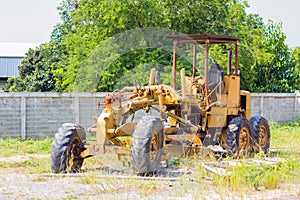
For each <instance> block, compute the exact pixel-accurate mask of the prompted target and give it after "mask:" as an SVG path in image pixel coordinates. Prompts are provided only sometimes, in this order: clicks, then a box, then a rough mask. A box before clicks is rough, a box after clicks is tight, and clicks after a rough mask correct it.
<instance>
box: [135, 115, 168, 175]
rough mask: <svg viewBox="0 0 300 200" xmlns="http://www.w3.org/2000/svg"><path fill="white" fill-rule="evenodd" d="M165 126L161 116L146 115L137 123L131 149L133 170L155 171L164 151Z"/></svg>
mask: <svg viewBox="0 0 300 200" xmlns="http://www.w3.org/2000/svg"><path fill="white" fill-rule="evenodd" d="M163 142H164V135H163V126H162V122H161V120H160V118H155V117H153V116H148V115H147V116H144V117H143V118H142V119H141V120H140V121H139V123H138V124H137V125H136V127H135V130H134V133H133V140H132V143H131V149H130V159H131V165H132V167H133V171H134V172H135V173H137V174H139V175H145V174H149V173H153V172H155V170H157V169H158V167H159V164H160V161H161V156H162V153H163Z"/></svg>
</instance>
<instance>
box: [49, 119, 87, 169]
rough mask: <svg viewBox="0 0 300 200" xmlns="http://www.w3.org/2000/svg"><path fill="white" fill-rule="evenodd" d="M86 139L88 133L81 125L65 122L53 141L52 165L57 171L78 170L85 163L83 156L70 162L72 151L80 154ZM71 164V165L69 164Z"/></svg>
mask: <svg viewBox="0 0 300 200" xmlns="http://www.w3.org/2000/svg"><path fill="white" fill-rule="evenodd" d="M85 141H86V133H85V131H84V129H83V127H81V126H80V125H77V124H71V123H65V124H63V125H62V126H61V127H60V128H59V129H58V132H57V133H56V134H55V139H54V141H53V143H52V148H51V156H50V165H51V170H52V171H53V172H55V173H61V172H78V171H79V170H80V168H81V166H82V164H83V158H76V157H75V158H74V159H73V160H72V163H70V159H69V158H70V156H68V155H70V152H71V149H72V152H73V154H74V155H79V154H80V152H81V150H83V147H84V144H85ZM70 164H71V166H69V165H70Z"/></svg>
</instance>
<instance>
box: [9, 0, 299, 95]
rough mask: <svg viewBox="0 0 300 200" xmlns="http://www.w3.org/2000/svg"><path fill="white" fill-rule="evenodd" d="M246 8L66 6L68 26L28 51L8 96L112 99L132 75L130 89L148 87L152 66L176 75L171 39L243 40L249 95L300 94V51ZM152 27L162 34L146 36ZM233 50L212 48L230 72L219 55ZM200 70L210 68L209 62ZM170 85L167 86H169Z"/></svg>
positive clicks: (88, 1)
mask: <svg viewBox="0 0 300 200" xmlns="http://www.w3.org/2000/svg"><path fill="white" fill-rule="evenodd" d="M247 7H248V4H247V1H244V0H225V1H222V2H220V1H218V0H212V1H209V3H208V2H207V1H200V0H192V1H191V0H182V1H175V0H163V1H162V0H143V1H141V0H136V1H129V0H121V1H120V0H110V1H105V0H81V1H78V0H65V1H62V2H61V4H60V6H59V7H58V11H59V13H60V16H61V20H62V23H60V24H57V25H56V26H55V27H54V30H53V32H52V35H51V41H50V42H49V43H47V44H43V45H41V46H40V47H38V48H37V49H35V50H29V51H28V53H27V55H26V57H25V58H24V60H23V62H22V64H21V65H20V78H17V77H13V78H11V79H9V81H8V85H7V87H6V89H9V90H10V91H74V90H75V91H92V92H94V91H112V90H114V89H116V88H118V87H121V86H123V85H124V84H125V83H127V81H124V80H123V79H122V78H124V77H126V76H127V77H129V75H130V72H131V71H133V72H134V73H133V74H132V78H131V82H132V81H133V80H134V79H136V80H139V79H145V78H144V77H145V75H144V76H142V77H143V78H141V76H140V74H143V72H144V71H141V72H138V73H137V71H138V70H139V69H142V70H143V69H144V68H145V67H143V66H145V65H147V66H151V65H152V66H153V67H157V66H165V68H166V69H164V70H163V73H165V72H166V71H168V70H170V68H171V65H172V61H171V57H172V49H170V48H169V47H168V48H164V46H165V45H167V46H168V45H170V44H167V43H164V42H163V41H164V40H166V39H165V36H166V35H168V34H171V33H213V34H224V35H233V36H239V37H240V38H241V40H240V45H239V50H240V56H239V69H240V71H241V74H240V75H241V88H242V89H246V90H249V91H251V92H293V91H294V90H299V87H300V73H299V70H300V59H299V49H295V50H294V51H293V52H291V51H290V50H289V49H288V47H287V45H286V44H285V35H284V33H283V32H282V29H281V25H280V24H275V23H273V22H269V23H268V24H264V23H263V21H262V18H261V17H260V16H259V15H253V14H249V15H248V14H247V13H246V12H245V9H246V8H247ZM151 27H152V28H153V27H155V28H156V29H153V31H152V32H147V31H145V30H147V29H151ZM162 29H164V30H163V31H160V30H162ZM131 30H135V31H131ZM137 30H139V31H137ZM155 30H156V32H160V33H155ZM167 30H172V31H167ZM146 33H147V34H146ZM162 33H165V35H163V34H162ZM153 44H156V45H153ZM230 48H231V47H229V46H219V47H213V48H212V50H211V52H210V53H211V56H212V58H213V59H214V60H216V61H217V62H218V63H219V64H220V65H221V66H222V67H223V68H226V67H225V66H226V65H227V64H226V56H224V57H221V56H220V55H221V54H222V53H223V54H224V53H225V54H226V52H227V50H229V49H230ZM184 50H186V49H185V47H184V48H183V51H182V52H184ZM231 50H233V49H231ZM199 54H201V53H199ZM181 55H182V54H181ZM200 56H201V55H200ZM233 64H234V63H233ZM178 65H179V67H178V68H179V69H180V68H182V67H185V68H186V69H187V74H188V73H190V71H191V67H190V66H191V65H190V60H188V59H186V58H185V56H183V57H182V58H181V61H179V62H178ZM199 66H203V60H202V61H200V62H199ZM158 68H161V67H158ZM165 75H166V74H162V76H163V77H164V76H165ZM258 75H259V76H258ZM164 80H166V83H167V82H168V81H169V80H170V79H169V78H167V77H165V79H164ZM167 80H168V81H167ZM121 82H122V84H121Z"/></svg>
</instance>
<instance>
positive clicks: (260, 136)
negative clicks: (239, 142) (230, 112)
mask: <svg viewBox="0 0 300 200" xmlns="http://www.w3.org/2000/svg"><path fill="white" fill-rule="evenodd" d="M250 125H251V129H252V132H251V135H252V138H253V151H254V152H255V153H258V152H259V151H262V152H264V153H265V154H267V153H268V151H269V147H270V138H271V134H270V127H269V123H268V120H267V119H266V118H264V117H263V116H254V117H251V119H250Z"/></svg>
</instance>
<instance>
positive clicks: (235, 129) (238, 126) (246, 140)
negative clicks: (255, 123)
mask: <svg viewBox="0 0 300 200" xmlns="http://www.w3.org/2000/svg"><path fill="white" fill-rule="evenodd" d="M251 147H252V142H251V127H250V123H249V121H248V120H247V119H246V118H244V117H236V118H233V120H231V122H230V123H229V125H228V129H227V132H226V150H227V152H228V155H229V156H234V155H237V154H238V153H239V152H248V151H249V150H250V149H251Z"/></svg>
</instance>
